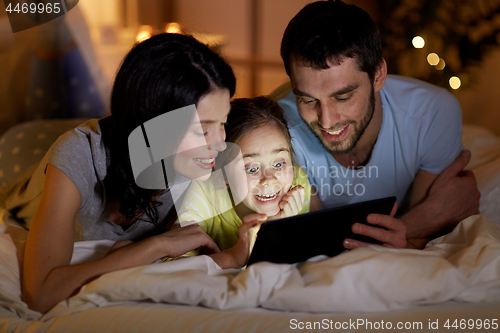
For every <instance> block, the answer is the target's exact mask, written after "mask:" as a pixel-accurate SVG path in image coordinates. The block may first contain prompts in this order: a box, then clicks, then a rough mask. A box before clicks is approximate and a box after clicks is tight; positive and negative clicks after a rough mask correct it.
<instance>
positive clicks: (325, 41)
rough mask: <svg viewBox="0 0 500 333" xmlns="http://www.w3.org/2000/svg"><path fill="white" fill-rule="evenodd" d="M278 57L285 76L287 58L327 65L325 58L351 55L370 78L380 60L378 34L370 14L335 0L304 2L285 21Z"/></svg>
mask: <svg viewBox="0 0 500 333" xmlns="http://www.w3.org/2000/svg"><path fill="white" fill-rule="evenodd" d="M281 57H282V58H283V62H284V65H285V70H286V72H287V74H288V76H291V72H290V64H291V61H302V62H303V64H304V65H306V66H310V67H313V68H317V69H327V68H329V67H330V66H329V65H328V62H331V63H333V64H340V63H341V61H342V58H344V57H348V58H355V59H356V60H357V62H358V65H359V69H360V70H361V71H363V72H367V73H368V75H369V77H370V79H371V80H372V81H373V79H374V77H375V73H376V71H377V69H378V68H379V67H380V64H381V63H382V43H381V40H380V34H379V32H378V30H377V27H376V26H375V23H374V22H373V20H372V19H371V17H370V15H368V13H367V12H365V11H364V10H362V9H361V8H359V7H357V6H355V5H348V4H345V3H343V2H342V1H338V0H329V1H317V2H313V3H310V4H308V5H307V6H305V7H304V8H302V10H301V11H300V12H299V13H298V14H297V15H295V17H294V18H293V19H292V20H291V21H290V23H289V24H288V26H287V28H286V30H285V33H284V34H283V39H282V41H281Z"/></svg>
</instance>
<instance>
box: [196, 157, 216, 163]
mask: <svg viewBox="0 0 500 333" xmlns="http://www.w3.org/2000/svg"><path fill="white" fill-rule="evenodd" d="M195 160H197V161H198V162H201V163H206V164H210V163H212V162H213V161H215V158H209V159H201V158H195Z"/></svg>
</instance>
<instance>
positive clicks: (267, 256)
mask: <svg viewBox="0 0 500 333" xmlns="http://www.w3.org/2000/svg"><path fill="white" fill-rule="evenodd" d="M395 202H396V197H387V198H383V199H376V200H370V201H365V202H360V203H355V204H351V205H347V206H342V207H334V208H329V209H324V210H320V211H316V212H311V213H307V214H302V215H296V216H291V217H287V218H284V219H280V220H274V221H267V222H264V223H263V224H262V225H261V227H260V230H259V232H258V233H257V239H256V241H255V245H254V247H253V250H252V253H251V255H250V258H249V260H248V264H247V265H251V264H253V263H256V262H259V261H269V262H273V263H288V264H292V263H296V262H301V261H305V260H307V259H309V258H312V257H314V256H317V255H320V254H325V255H327V256H330V257H333V256H336V255H338V254H340V253H342V252H344V251H345V248H344V246H343V245H342V244H343V242H344V239H346V238H352V239H356V240H360V241H363V242H367V243H374V244H380V242H378V241H376V240H374V239H373V238H370V237H366V236H362V235H357V234H355V233H353V232H352V231H351V226H352V224H353V223H355V222H359V223H364V224H368V225H371V224H369V223H368V222H366V217H367V216H368V215H369V214H371V213H378V214H385V215H389V214H390V213H391V210H392V207H393V206H394V203H395Z"/></svg>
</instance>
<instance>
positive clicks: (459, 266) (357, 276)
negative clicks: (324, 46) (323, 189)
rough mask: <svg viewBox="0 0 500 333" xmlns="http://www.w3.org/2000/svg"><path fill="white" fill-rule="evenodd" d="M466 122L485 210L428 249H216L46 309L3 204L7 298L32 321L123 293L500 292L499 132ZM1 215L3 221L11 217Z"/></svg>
mask: <svg viewBox="0 0 500 333" xmlns="http://www.w3.org/2000/svg"><path fill="white" fill-rule="evenodd" d="M481 131H482V129H479V128H477V129H476V128H469V129H468V130H467V131H465V128H464V144H465V146H466V147H468V148H471V150H472V151H473V160H472V161H471V164H470V167H471V168H472V170H474V171H475V173H476V177H477V179H478V186H479V189H480V191H481V194H482V197H481V208H480V213H481V214H482V215H476V216H471V217H469V218H468V219H466V220H464V221H462V222H461V223H460V224H459V225H458V227H457V228H456V229H455V230H454V231H453V232H452V233H450V234H448V235H445V236H443V237H441V238H438V239H436V240H434V241H433V242H431V243H429V244H428V246H427V247H426V249H424V250H422V251H420V250H409V249H402V250H394V249H387V248H382V247H369V248H362V249H356V250H353V251H350V252H346V253H343V254H341V255H339V256H336V257H334V258H315V260H311V261H309V262H306V263H303V264H300V265H287V264H283V265H277V264H270V263H257V264H254V265H252V266H250V267H249V268H247V269H246V270H243V271H241V272H240V271H239V270H221V269H220V268H219V267H218V266H217V265H216V264H215V263H214V262H213V261H212V260H211V259H210V258H209V257H207V256H199V257H191V258H186V259H182V260H178V261H174V262H168V263H159V264H151V265H147V266H141V267H135V268H131V269H126V270H121V271H116V272H112V273H108V274H105V275H103V276H101V277H99V278H98V279H96V280H94V281H92V282H91V283H89V284H87V285H85V286H84V287H82V289H81V290H80V292H79V293H78V294H77V295H75V296H74V297H72V298H70V299H69V300H66V301H63V302H61V303H60V304H58V305H57V306H56V307H55V308H54V309H52V310H51V311H50V312H48V313H47V314H45V315H44V316H42V315H41V314H40V313H38V312H35V311H32V310H29V309H28V308H27V306H26V304H25V303H23V302H22V300H21V290H20V282H19V263H20V262H21V261H20V258H22V255H23V249H24V240H25V239H26V233H27V232H26V231H25V230H23V229H20V228H17V227H14V226H8V224H10V223H12V221H11V220H10V218H9V215H8V214H6V213H5V212H3V211H1V210H0V307H3V308H5V309H8V310H10V311H11V312H13V313H15V314H16V315H17V316H19V317H21V318H23V319H28V320H36V319H41V320H48V319H50V318H53V317H57V316H59V315H63V314H69V313H73V312H77V311H81V310H84V309H88V308H94V307H100V306H108V305H114V304H119V303H123V302H141V303H142V302H161V303H172V304H186V305H201V306H204V307H208V308H214V309H221V310H224V309H241V308H255V307H263V308H267V309H276V310H288V311H300V312H321V313H333V312H336V313H339V312H340V313H347V312H353V311H355V312H379V311H386V310H395V309H401V308H406V307H410V306H412V305H424V304H439V303H442V302H447V301H450V300H455V301H462V302H480V301H494V300H497V301H499V300H500V139H499V138H498V137H496V136H491V135H489V134H488V133H482V132H481ZM2 223H4V224H3V225H2ZM111 245H112V242H110V241H91V242H78V243H76V244H75V251H74V255H73V259H72V262H73V263H76V262H82V261H86V260H90V259H92V258H94V257H99V256H102V255H103V254H104V253H106V251H107V249H108V248H109V247H110V246H111Z"/></svg>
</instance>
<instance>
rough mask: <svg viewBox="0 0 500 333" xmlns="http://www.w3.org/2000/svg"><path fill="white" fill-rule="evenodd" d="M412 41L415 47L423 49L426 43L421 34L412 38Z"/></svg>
mask: <svg viewBox="0 0 500 333" xmlns="http://www.w3.org/2000/svg"><path fill="white" fill-rule="evenodd" d="M411 43H412V44H413V47H414V48H416V49H421V48H423V47H424V45H425V40H424V39H423V38H422V37H420V36H415V37H413V39H412V40H411Z"/></svg>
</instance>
